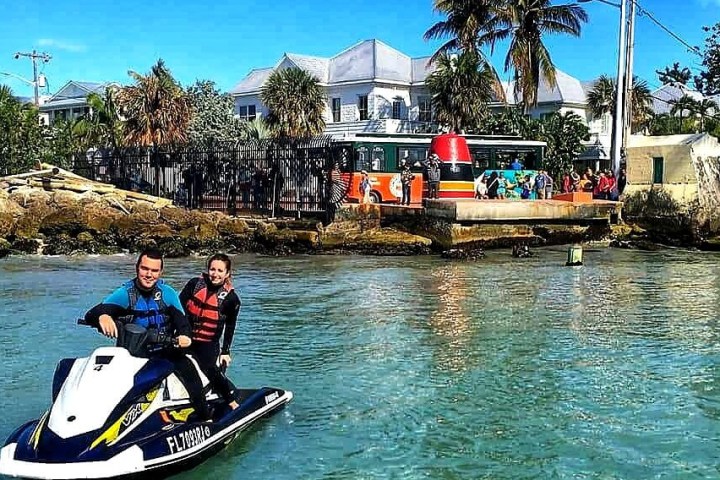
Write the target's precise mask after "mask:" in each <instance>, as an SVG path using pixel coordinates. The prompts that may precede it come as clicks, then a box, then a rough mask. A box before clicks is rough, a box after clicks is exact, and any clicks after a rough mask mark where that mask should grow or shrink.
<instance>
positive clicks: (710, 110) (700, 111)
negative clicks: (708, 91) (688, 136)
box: [692, 98, 718, 132]
mask: <svg viewBox="0 0 720 480" xmlns="http://www.w3.org/2000/svg"><path fill="white" fill-rule="evenodd" d="M717 112H718V105H717V103H715V102H714V101H712V100H710V99H709V98H703V99H702V100H700V101H697V102H695V107H694V109H693V110H692V113H694V114H695V115H697V116H698V117H699V118H700V131H701V132H704V131H705V119H707V118H710V117H712V116H713V115H714V114H715V113H717Z"/></svg>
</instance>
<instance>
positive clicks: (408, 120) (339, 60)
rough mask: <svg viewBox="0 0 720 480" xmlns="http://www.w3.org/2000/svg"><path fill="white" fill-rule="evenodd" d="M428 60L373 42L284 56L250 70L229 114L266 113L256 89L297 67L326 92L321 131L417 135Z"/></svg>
mask: <svg viewBox="0 0 720 480" xmlns="http://www.w3.org/2000/svg"><path fill="white" fill-rule="evenodd" d="M429 59H430V57H420V58H411V57H409V56H407V55H405V54H404V53H402V52H399V51H398V50H395V49H394V48H392V47H390V46H388V45H386V44H385V43H383V42H381V41H379V40H374V39H373V40H365V41H363V42H360V43H358V44H356V45H353V46H352V47H350V48H348V49H346V50H344V51H342V52H340V53H338V54H337V55H335V56H333V57H330V58H324V57H312V56H307V55H297V54H291V53H286V54H284V55H283V56H282V58H281V59H280V60H279V61H278V62H277V64H276V65H275V66H274V67H268V68H260V69H255V70H252V71H251V72H250V73H249V74H248V75H247V76H246V77H245V78H244V79H242V80H241V81H240V83H238V84H237V85H236V86H235V88H233V89H232V90H231V92H230V93H231V95H232V96H233V97H234V99H235V112H236V114H237V115H238V116H240V118H243V119H247V120H252V119H254V118H255V117H256V116H258V115H267V113H268V112H267V108H266V107H265V106H264V105H263V104H262V102H261V101H260V89H261V88H262V86H263V84H264V83H265V80H267V78H268V77H269V76H270V74H271V73H272V72H273V71H275V70H277V69H281V68H292V67H296V68H301V69H303V70H306V71H308V72H309V73H310V74H312V75H313V76H315V77H316V78H317V79H318V80H319V81H320V84H321V85H322V86H323V88H324V89H325V91H326V95H327V108H326V111H325V121H326V124H327V127H326V132H327V133H329V134H342V133H360V132H402V133H410V132H419V131H425V130H427V129H428V128H430V125H431V122H432V110H431V108H430V96H429V94H428V93H427V90H426V88H425V78H426V77H427V75H428V74H429V73H430V72H431V71H432V66H430V65H428V61H429Z"/></svg>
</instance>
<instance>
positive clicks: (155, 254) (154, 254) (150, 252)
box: [135, 247, 165, 270]
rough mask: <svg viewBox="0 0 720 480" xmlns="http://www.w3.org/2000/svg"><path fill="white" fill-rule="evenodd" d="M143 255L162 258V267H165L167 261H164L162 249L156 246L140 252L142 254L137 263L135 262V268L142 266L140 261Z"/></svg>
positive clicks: (154, 258)
mask: <svg viewBox="0 0 720 480" xmlns="http://www.w3.org/2000/svg"><path fill="white" fill-rule="evenodd" d="M143 257H147V258H151V259H153V260H160V268H163V266H164V265H163V264H164V263H165V262H164V261H163V254H162V252H161V251H160V250H158V249H157V248H154V247H150V248H146V249H145V250H143V251H142V252H140V255H138V259H137V263H136V264H135V270H137V269H138V268H140V262H141V261H142V259H143Z"/></svg>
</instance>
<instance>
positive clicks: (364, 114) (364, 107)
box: [358, 95, 369, 120]
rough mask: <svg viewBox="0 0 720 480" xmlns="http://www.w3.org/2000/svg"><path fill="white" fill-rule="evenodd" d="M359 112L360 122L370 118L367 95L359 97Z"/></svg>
mask: <svg viewBox="0 0 720 480" xmlns="http://www.w3.org/2000/svg"><path fill="white" fill-rule="evenodd" d="M358 112H359V113H360V120H367V119H368V118H369V116H368V96H367V95H360V96H359V97H358Z"/></svg>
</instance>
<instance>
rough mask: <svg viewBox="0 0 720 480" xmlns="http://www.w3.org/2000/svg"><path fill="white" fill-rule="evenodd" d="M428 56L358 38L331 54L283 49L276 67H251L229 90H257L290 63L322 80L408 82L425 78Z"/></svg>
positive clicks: (336, 82) (326, 82)
mask: <svg viewBox="0 0 720 480" xmlns="http://www.w3.org/2000/svg"><path fill="white" fill-rule="evenodd" d="M429 58H430V57H421V58H411V57H409V56H407V55H405V54H404V53H402V52H400V51H398V50H396V49H394V48H392V47H390V46H388V45H387V44H385V43H383V42H381V41H379V40H376V39H371V40H364V41H362V42H359V43H357V44H355V45H353V46H351V47H349V48H347V49H345V50H343V51H342V52H340V53H338V54H337V55H335V56H333V57H331V58H325V57H314V56H310V55H298V54H294V53H286V54H284V55H283V56H282V58H281V59H280V61H279V62H278V63H277V64H276V65H275V67H271V68H261V69H255V70H252V71H251V72H250V73H249V74H248V75H247V76H246V77H245V78H244V79H242V80H241V81H240V82H239V83H238V84H237V85H236V86H235V87H234V88H233V89H232V90H231V91H230V93H234V94H247V93H254V92H257V91H258V90H259V89H260V87H262V85H263V83H265V80H267V77H268V76H269V75H270V73H272V71H273V70H275V69H277V68H288V67H293V66H295V67H298V68H302V69H303V70H306V71H308V72H309V73H310V74H312V75H313V76H315V77H316V78H317V79H318V80H320V82H321V83H324V84H338V83H345V82H356V81H390V82H399V83H403V84H407V85H411V84H413V83H422V82H424V81H425V77H426V76H427V75H428V74H429V73H430V72H432V70H433V68H432V67H428V66H427V62H428V60H429Z"/></svg>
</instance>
